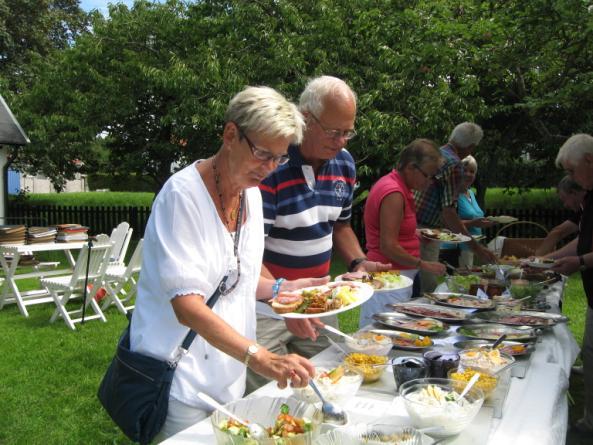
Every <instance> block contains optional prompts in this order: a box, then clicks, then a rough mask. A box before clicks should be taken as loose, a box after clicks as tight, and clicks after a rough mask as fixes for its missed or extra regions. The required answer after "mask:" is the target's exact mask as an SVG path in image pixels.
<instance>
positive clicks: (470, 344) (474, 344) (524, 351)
mask: <svg viewBox="0 0 593 445" xmlns="http://www.w3.org/2000/svg"><path fill="white" fill-rule="evenodd" d="M493 343H494V341H493V340H462V341H458V342H456V343H455V344H454V345H453V346H455V347H456V348H457V349H475V348H483V347H486V348H488V347H491V346H492V344H493ZM498 349H500V351H501V352H504V353H505V354H508V355H510V356H512V357H524V356H528V355H530V354H531V353H532V352H533V350H534V349H535V346H534V345H533V343H521V342H519V341H503V342H502V343H501V344H500V346H499V347H498Z"/></svg>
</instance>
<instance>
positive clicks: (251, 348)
mask: <svg viewBox="0 0 593 445" xmlns="http://www.w3.org/2000/svg"><path fill="white" fill-rule="evenodd" d="M260 348H261V346H260V345H258V344H257V343H252V344H250V345H249V347H248V348H247V354H245V360H243V364H244V365H245V366H247V367H249V361H250V360H251V357H253V356H254V355H255V354H257V351H259V349H260Z"/></svg>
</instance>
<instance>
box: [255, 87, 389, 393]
mask: <svg viewBox="0 0 593 445" xmlns="http://www.w3.org/2000/svg"><path fill="white" fill-rule="evenodd" d="M299 108H300V111H301V112H302V113H303V116H304V117H305V120H306V123H307V127H306V130H305V133H304V136H303V141H302V143H301V145H300V146H291V147H289V150H288V154H289V156H290V160H289V161H288V163H286V164H284V165H280V166H279V167H278V168H277V169H276V170H275V171H274V172H273V173H272V174H270V176H268V177H267V178H266V179H264V181H262V183H261V185H260V189H261V192H262V200H263V210H264V224H265V232H266V235H267V236H266V241H265V251H264V262H263V267H262V274H263V275H265V276H267V277H268V278H270V277H272V278H276V279H277V281H276V283H278V284H279V286H277V288H279V289H281V288H282V279H287V280H295V279H298V278H306V277H325V276H327V275H328V274H329V269H330V260H331V254H332V248H334V247H335V249H336V250H337V252H338V253H339V254H340V255H341V257H342V258H343V259H344V260H345V262H346V264H348V265H350V267H349V268H350V269H351V270H368V271H371V270H387V269H389V265H388V264H382V263H376V262H372V261H368V260H366V257H365V254H364V252H363V250H362V248H361V247H360V243H359V242H358V239H357V238H356V235H355V234H354V231H353V230H352V227H351V226H350V217H351V214H352V197H353V192H354V184H355V183H356V167H355V165H354V160H353V159H352V156H351V155H350V153H348V151H347V150H346V149H345V148H344V146H345V145H346V144H347V142H348V140H350V139H351V138H352V137H354V135H355V134H356V132H355V131H354V120H355V118H356V95H355V94H354V92H353V91H352V90H351V89H350V87H349V86H348V85H347V84H346V83H345V82H344V81H342V80H340V79H337V78H335V77H331V76H321V77H318V78H315V79H313V80H311V81H310V82H309V83H308V84H307V86H306V88H305V90H304V91H303V93H302V94H301V97H300V102H299ZM257 312H258V318H257V341H258V343H260V344H262V345H263V346H265V347H266V348H267V349H268V350H269V351H273V352H279V351H285V352H287V353H298V354H300V355H303V356H305V357H311V356H313V355H315V354H317V353H318V352H320V351H321V350H323V349H324V348H326V347H327V346H328V342H327V339H326V338H325V337H320V338H318V332H317V330H318V329H320V328H322V327H323V323H327V324H331V325H333V326H337V317H335V316H334V317H324V318H323V322H321V321H320V320H319V319H308V320H294V319H287V320H286V322H285V321H284V320H283V319H282V318H281V317H279V316H277V315H276V314H274V312H273V311H272V309H271V308H270V307H269V305H267V304H265V303H263V302H258V303H257ZM287 328H288V329H287ZM264 383H265V380H264V379H263V378H261V377H260V376H258V375H255V374H254V373H248V376H247V390H248V391H253V390H254V389H256V388H257V387H259V386H261V385H262V384H264Z"/></svg>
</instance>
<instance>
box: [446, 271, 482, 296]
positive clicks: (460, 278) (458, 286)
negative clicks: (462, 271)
mask: <svg viewBox="0 0 593 445" xmlns="http://www.w3.org/2000/svg"><path fill="white" fill-rule="evenodd" d="M472 284H480V277H478V276H477V275H453V276H451V277H450V278H449V281H448V282H447V286H448V287H449V290H450V291H451V292H459V293H463V294H466V293H468V292H469V288H470V287H471V285H472Z"/></svg>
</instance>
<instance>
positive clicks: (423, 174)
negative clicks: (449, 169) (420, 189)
mask: <svg viewBox="0 0 593 445" xmlns="http://www.w3.org/2000/svg"><path fill="white" fill-rule="evenodd" d="M414 168H415V169H416V170H418V171H419V172H420V173H422V176H424V177H425V178H426V179H434V178H435V177H436V175H429V174H428V173H426V172H425V171H424V170H422V169H421V168H420V166H419V165H418V164H414Z"/></svg>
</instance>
